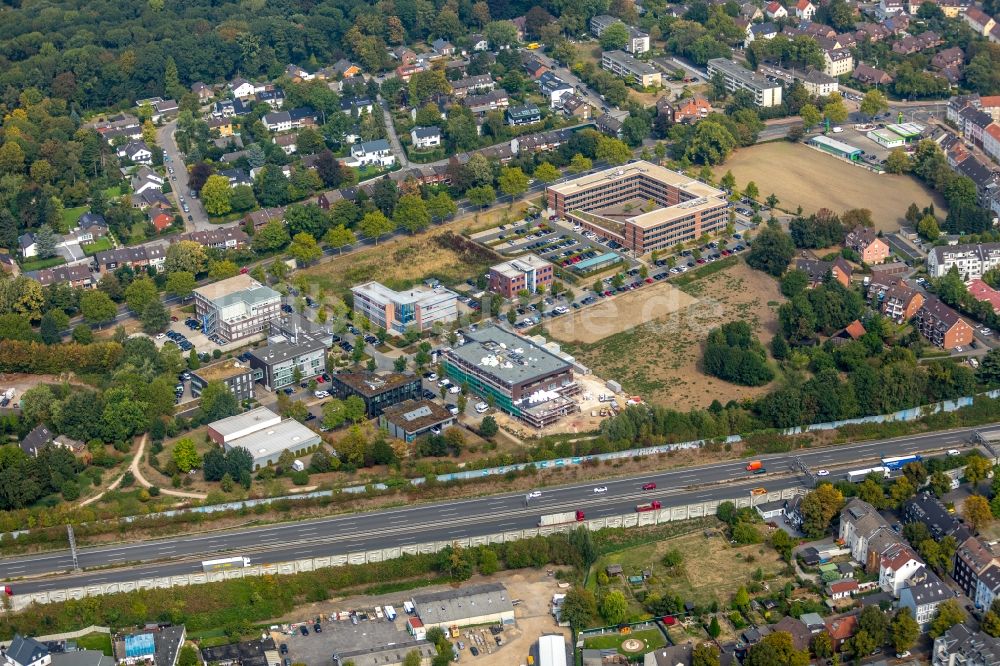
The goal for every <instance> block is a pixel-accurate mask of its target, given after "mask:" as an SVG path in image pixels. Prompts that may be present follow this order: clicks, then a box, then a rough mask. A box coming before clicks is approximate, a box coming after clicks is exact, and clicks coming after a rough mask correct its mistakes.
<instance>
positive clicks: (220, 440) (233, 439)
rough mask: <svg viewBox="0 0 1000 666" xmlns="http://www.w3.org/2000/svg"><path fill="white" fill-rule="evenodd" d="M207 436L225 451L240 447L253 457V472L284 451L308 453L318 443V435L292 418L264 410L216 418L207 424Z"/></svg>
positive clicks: (269, 462)
mask: <svg viewBox="0 0 1000 666" xmlns="http://www.w3.org/2000/svg"><path fill="white" fill-rule="evenodd" d="M208 437H209V439H211V440H212V441H213V442H215V443H216V444H219V445H221V446H222V447H223V448H224V449H225V450H226V451H227V452H228V451H231V450H232V449H238V448H244V449H246V450H247V451H249V452H250V455H251V456H252V457H253V465H254V469H260V468H262V467H267V466H268V465H273V464H274V463H276V462H278V458H279V457H280V456H281V453H282V452H283V451H285V450H286V449H287V450H289V451H291V452H292V453H300V452H303V451H309V450H311V449H312V448H314V447H316V446H317V445H319V443H320V442H321V440H320V437H319V435H317V434H316V433H315V432H313V431H312V430H310V429H309V428H307V427H305V426H304V425H302V424H301V423H299V422H298V421H296V420H294V419H285V420H284V421H282V420H281V417H280V416H278V415H277V414H275V413H274V412H272V411H271V410H270V409H268V408H267V407H258V408H257V409H252V410H250V411H249V412H245V413H243V414H237V415H236V416H230V417H229V418H225V419H220V420H218V421H215V422H214V423H210V424H209V425H208Z"/></svg>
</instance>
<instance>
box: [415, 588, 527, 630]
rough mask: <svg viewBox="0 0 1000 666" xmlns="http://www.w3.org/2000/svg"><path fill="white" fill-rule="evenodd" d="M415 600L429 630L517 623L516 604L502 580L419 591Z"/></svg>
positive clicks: (420, 616) (421, 618) (419, 615)
mask: <svg viewBox="0 0 1000 666" xmlns="http://www.w3.org/2000/svg"><path fill="white" fill-rule="evenodd" d="M412 603H413V606H414V608H415V612H416V615H417V617H419V618H420V621H421V622H423V624H424V626H425V627H426V628H428V629H430V628H431V627H441V628H443V629H447V628H448V627H469V626H473V625H479V624H514V605H513V604H512V603H511V601H510V596H509V595H508V594H507V588H506V587H504V586H503V585H501V584H500V583H484V584H482V585H471V586H468V587H463V588H459V589H457V590H445V591H443V592H428V593H425V594H415V595H413V600H412Z"/></svg>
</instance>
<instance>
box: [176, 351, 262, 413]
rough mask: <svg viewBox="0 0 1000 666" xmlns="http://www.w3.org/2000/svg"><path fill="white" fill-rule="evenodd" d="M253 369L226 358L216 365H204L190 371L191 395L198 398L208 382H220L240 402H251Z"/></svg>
mask: <svg viewBox="0 0 1000 666" xmlns="http://www.w3.org/2000/svg"><path fill="white" fill-rule="evenodd" d="M256 379H259V378H255V377H254V371H253V369H252V368H251V367H250V366H249V365H248V364H246V363H242V362H240V361H237V360H236V359H232V358H227V359H225V360H224V361H219V362H218V363H212V364H211V365H204V366H202V367H200V368H198V369H197V370H192V371H191V393H192V394H193V395H194V397H196V398H197V397H199V396H200V395H201V392H202V391H204V390H205V387H206V386H208V383H209V382H216V381H218V382H222V383H223V384H225V385H226V386H227V387H229V390H230V391H232V392H233V395H235V396H236V399H237V400H239V401H240V402H242V401H244V400H252V399H253V397H254V392H253V384H254V381H256Z"/></svg>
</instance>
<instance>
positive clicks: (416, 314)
mask: <svg viewBox="0 0 1000 666" xmlns="http://www.w3.org/2000/svg"><path fill="white" fill-rule="evenodd" d="M351 293H353V294H354V311H355V312H356V313H358V314H359V315H361V316H363V317H365V318H366V319H368V321H370V322H371V323H373V324H375V325H376V326H378V327H379V328H383V329H385V330H386V331H387V332H389V333H392V334H393V335H402V334H403V333H406V331H407V329H410V328H414V329H416V330H418V331H426V330H429V329H430V328H431V327H433V326H434V324H437V323H440V324H447V323H450V322H453V321H455V320H456V319H457V318H458V295H457V294H456V293H455V292H453V291H451V290H449V289H445V288H444V287H413V288H411V289H406V290H404V291H395V290H393V289H389V288H388V287H386V286H384V285H382V284H379V283H378V282H365V283H364V284H359V285H357V286H355V287H351Z"/></svg>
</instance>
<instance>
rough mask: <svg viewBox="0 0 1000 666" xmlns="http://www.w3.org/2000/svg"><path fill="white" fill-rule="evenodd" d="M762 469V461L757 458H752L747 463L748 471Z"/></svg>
mask: <svg viewBox="0 0 1000 666" xmlns="http://www.w3.org/2000/svg"><path fill="white" fill-rule="evenodd" d="M762 469H764V463H762V462H761V461H759V460H754V461H752V462H750V463H749V464H748V465H747V471H748V472H756V471H758V470H762Z"/></svg>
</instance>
